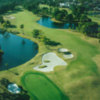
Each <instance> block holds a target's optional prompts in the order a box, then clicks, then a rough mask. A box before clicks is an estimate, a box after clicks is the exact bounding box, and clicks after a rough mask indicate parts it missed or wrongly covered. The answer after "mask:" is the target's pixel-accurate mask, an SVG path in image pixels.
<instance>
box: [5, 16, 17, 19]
mask: <svg viewBox="0 0 100 100" xmlns="http://www.w3.org/2000/svg"><path fill="white" fill-rule="evenodd" d="M6 18H7V19H15V17H14V16H7V17H6Z"/></svg>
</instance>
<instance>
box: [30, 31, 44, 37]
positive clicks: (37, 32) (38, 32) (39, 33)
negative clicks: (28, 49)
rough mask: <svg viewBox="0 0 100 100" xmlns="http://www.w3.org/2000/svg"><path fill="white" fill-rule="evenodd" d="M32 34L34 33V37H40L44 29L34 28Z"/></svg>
mask: <svg viewBox="0 0 100 100" xmlns="http://www.w3.org/2000/svg"><path fill="white" fill-rule="evenodd" d="M32 34H33V37H34V38H39V37H40V35H42V31H41V30H38V29H34V30H33V32H32Z"/></svg>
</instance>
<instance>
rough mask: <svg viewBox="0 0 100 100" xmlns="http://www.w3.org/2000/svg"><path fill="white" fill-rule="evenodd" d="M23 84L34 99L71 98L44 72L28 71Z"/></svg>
mask: <svg viewBox="0 0 100 100" xmlns="http://www.w3.org/2000/svg"><path fill="white" fill-rule="evenodd" d="M22 84H23V86H24V87H25V89H27V90H28V92H29V94H30V95H31V97H32V100H69V99H68V98H67V97H65V96H64V95H63V93H62V92H61V91H60V90H59V88H58V87H57V86H56V85H55V84H54V83H53V82H52V81H51V80H49V79H48V78H47V77H46V76H45V75H44V74H40V73H33V72H28V73H26V74H25V75H24V76H23V77H22Z"/></svg>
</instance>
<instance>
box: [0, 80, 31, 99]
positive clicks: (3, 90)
mask: <svg viewBox="0 0 100 100" xmlns="http://www.w3.org/2000/svg"><path fill="white" fill-rule="evenodd" d="M10 83H11V82H9V80H7V79H5V78H3V79H1V80H0V100H30V97H29V96H28V94H27V92H26V91H25V90H23V89H22V88H21V89H22V92H21V93H19V94H12V93H10V92H9V91H8V90H7V86H8V84H10Z"/></svg>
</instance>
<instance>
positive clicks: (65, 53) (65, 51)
mask: <svg viewBox="0 0 100 100" xmlns="http://www.w3.org/2000/svg"><path fill="white" fill-rule="evenodd" d="M58 52H60V53H63V57H64V58H65V59H71V58H73V57H74V55H73V54H72V53H71V52H70V51H69V50H68V49H66V48H59V49H58Z"/></svg>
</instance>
